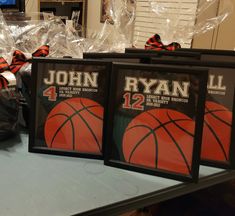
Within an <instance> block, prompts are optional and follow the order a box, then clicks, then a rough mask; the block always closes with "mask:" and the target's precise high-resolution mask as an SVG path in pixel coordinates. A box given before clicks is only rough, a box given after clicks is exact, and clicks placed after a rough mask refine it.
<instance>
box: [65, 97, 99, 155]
mask: <svg viewBox="0 0 235 216" xmlns="http://www.w3.org/2000/svg"><path fill="white" fill-rule="evenodd" d="M64 103H66V104H67V105H68V106H70V107H71V108H72V109H73V110H75V111H76V109H75V108H74V107H73V106H72V105H70V104H68V103H67V102H65V101H64ZM80 103H81V99H80ZM94 107H96V106H94ZM89 108H90V107H89ZM84 110H86V108H85V107H84V109H82V111H84ZM75 114H77V115H78V116H79V117H80V118H81V119H82V121H83V122H84V123H85V124H86V126H87V127H88V129H89V131H90V132H91V134H92V135H93V137H94V139H95V141H96V144H97V146H98V148H99V151H100V152H101V148H100V146H99V141H98V140H97V137H96V136H95V134H94V132H93V131H92V129H91V128H90V126H89V124H88V123H87V121H86V120H85V119H84V118H83V117H82V115H81V114H80V112H79V113H75Z"/></svg>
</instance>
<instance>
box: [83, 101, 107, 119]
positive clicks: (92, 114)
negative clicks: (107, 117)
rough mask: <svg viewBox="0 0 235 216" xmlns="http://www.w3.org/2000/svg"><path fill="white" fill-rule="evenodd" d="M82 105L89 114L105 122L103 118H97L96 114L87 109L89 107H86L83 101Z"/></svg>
mask: <svg viewBox="0 0 235 216" xmlns="http://www.w3.org/2000/svg"><path fill="white" fill-rule="evenodd" d="M81 105H82V107H84V108H85V109H86V110H87V112H89V113H90V114H91V115H93V116H94V117H96V118H98V119H99V120H101V121H103V118H101V117H99V116H97V115H96V114H95V113H93V112H91V111H90V110H89V109H87V107H85V106H84V104H83V102H82V101H81ZM100 107H102V106H101V105H100Z"/></svg>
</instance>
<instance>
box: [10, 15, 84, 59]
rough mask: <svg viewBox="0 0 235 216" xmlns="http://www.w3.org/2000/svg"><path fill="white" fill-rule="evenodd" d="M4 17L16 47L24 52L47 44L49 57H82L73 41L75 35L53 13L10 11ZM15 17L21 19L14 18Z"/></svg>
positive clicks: (29, 52)
mask: <svg viewBox="0 0 235 216" xmlns="http://www.w3.org/2000/svg"><path fill="white" fill-rule="evenodd" d="M5 17H7V24H8V27H9V29H10V32H11V35H12V37H13V38H14V40H15V43H16V49H18V50H20V51H22V52H24V54H26V55H28V56H30V55H32V53H34V52H35V51H36V50H37V49H38V48H40V47H41V46H44V45H48V46H49V55H48V56H50V57H56V58H61V57H63V56H71V57H74V58H81V57H82V50H81V49H80V47H79V45H78V44H77V43H76V42H75V41H76V39H77V38H76V36H75V35H74V34H73V33H72V32H70V31H69V30H68V29H67V28H66V26H65V24H64V23H63V22H62V20H61V19H60V18H58V17H55V16H54V15H53V14H47V13H29V14H22V13H12V14H6V15H5ZM17 17H21V19H16V18H17Z"/></svg>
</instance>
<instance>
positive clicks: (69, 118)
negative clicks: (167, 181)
mask: <svg viewBox="0 0 235 216" xmlns="http://www.w3.org/2000/svg"><path fill="white" fill-rule="evenodd" d="M63 102H64V101H63ZM64 103H65V102H64ZM91 107H92V106H91ZM93 107H96V106H93ZM83 110H85V109H80V110H79V111H78V112H82V111H83ZM56 115H60V114H56ZM56 115H54V116H56ZM75 115H77V113H76V112H75V113H73V114H72V115H71V116H68V119H66V120H65V121H64V122H63V124H61V126H60V127H59V128H58V129H57V130H56V133H55V135H54V137H53V139H52V142H51V143H52V144H53V142H54V139H55V137H56V136H57V134H58V133H59V131H60V130H61V129H62V128H63V127H64V125H65V124H66V123H67V122H68V121H70V122H71V121H72V120H71V119H72V118H73V117H74V116H75ZM49 119H50V118H49ZM52 144H51V146H52Z"/></svg>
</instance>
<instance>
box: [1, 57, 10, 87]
mask: <svg viewBox="0 0 235 216" xmlns="http://www.w3.org/2000/svg"><path fill="white" fill-rule="evenodd" d="M8 70H10V68H9V64H8V63H7V62H6V60H5V59H4V58H3V57H0V89H3V88H6V87H7V85H8V81H7V79H6V78H5V77H4V76H3V75H1V73H3V72H4V71H8Z"/></svg>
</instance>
